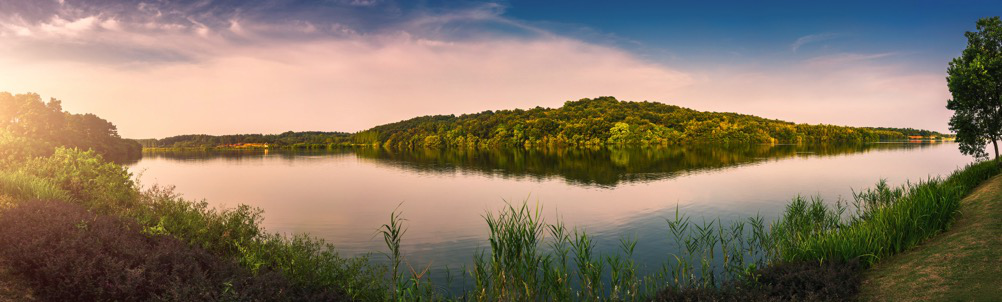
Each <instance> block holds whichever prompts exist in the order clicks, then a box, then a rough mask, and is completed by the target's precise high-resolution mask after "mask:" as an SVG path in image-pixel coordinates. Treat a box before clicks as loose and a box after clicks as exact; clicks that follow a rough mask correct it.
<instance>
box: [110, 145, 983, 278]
mask: <svg viewBox="0 0 1002 302" xmlns="http://www.w3.org/2000/svg"><path fill="white" fill-rule="evenodd" d="M969 162H971V159H970V158H968V157H965V156H963V155H961V154H960V152H959V151H958V149H957V145H955V144H953V143H933V144H918V143H895V144H890V143H888V144H868V145H855V146H747V147H741V148H721V147H701V148H673V149H649V150H614V151H610V150H604V149H602V150H542V151H524V150H521V151H492V152H472V151H470V152H456V151H429V150H421V151H414V152H388V151H385V150H377V149H359V150H342V151H332V152H296V153H293V152H274V151H272V152H264V151H240V152H180V153H178V152H174V153H148V154H146V155H145V156H144V158H143V159H142V160H141V161H139V162H138V163H135V164H133V165H131V166H130V169H131V170H132V171H133V172H134V173H141V175H142V178H141V180H142V182H143V183H146V184H152V183H159V184H169V185H175V186H176V187H177V191H178V192H180V193H182V194H183V195H184V196H185V197H188V198H191V199H206V200H208V202H209V203H210V204H212V205H216V206H223V207H233V206H236V205H238V204H241V203H242V204H248V205H252V206H255V207H259V208H261V209H263V210H264V211H265V215H264V216H265V220H264V226H265V227H266V228H268V229H269V230H270V231H273V232H282V233H309V234H312V235H314V236H317V237H321V238H324V239H327V240H329V241H331V242H333V243H334V244H335V245H337V246H338V247H339V250H340V251H341V252H342V253H344V254H349V255H354V254H360V253H366V252H381V251H385V247H384V246H383V242H382V238H376V237H374V236H375V234H376V229H377V228H378V227H379V226H380V225H382V224H383V223H386V222H387V221H388V219H389V215H390V212H391V211H393V209H394V208H396V207H397V206H398V204H401V203H402V205H401V206H400V209H401V210H402V211H403V213H404V217H405V218H406V219H407V221H406V226H407V227H408V229H409V230H408V231H407V234H406V236H405V237H404V242H403V245H404V248H403V249H404V253H405V256H406V257H407V259H408V261H409V262H410V263H412V264H413V265H414V266H415V267H417V266H424V265H426V264H427V263H429V262H430V261H433V267H436V268H439V269H442V268H444V267H445V266H449V267H451V268H454V269H455V268H459V267H461V266H462V265H464V264H469V263H471V262H472V257H473V255H474V254H475V252H476V251H478V250H479V249H481V248H483V247H486V246H487V244H486V242H485V238H486V230H487V227H486V224H485V223H484V221H483V219H482V217H481V215H482V214H484V213H485V211H496V210H497V209H500V208H501V207H502V206H504V205H505V201H506V200H507V201H511V202H519V203H521V202H522V201H524V200H529V202H530V203H531V204H535V203H537V202H538V203H539V204H541V205H542V207H543V210H544V213H545V215H546V216H547V217H549V220H550V221H552V220H553V219H554V218H555V217H557V216H559V217H562V218H563V220H564V221H565V222H566V223H567V224H568V225H569V226H577V227H579V228H584V229H585V230H587V232H588V233H589V235H593V236H594V237H595V239H596V240H597V243H598V246H599V250H600V251H601V250H606V251H614V247H615V246H616V244H617V243H618V239H619V238H620V236H624V235H627V236H636V237H637V238H638V239H639V244H638V246H637V253H636V255H635V257H636V259H637V261H638V263H639V264H641V265H645V266H647V267H657V266H660V264H661V263H662V262H663V261H664V260H665V259H667V258H666V257H667V254H668V253H670V252H671V250H672V249H671V246H672V244H671V243H670V242H669V241H668V239H667V236H668V233H667V231H666V230H667V225H666V224H665V222H664V218H666V217H669V216H671V215H674V212H675V209H676V206H677V207H678V208H680V209H681V211H683V212H685V213H687V214H689V215H692V216H695V217H696V218H697V219H699V218H701V217H705V218H707V219H716V218H718V217H719V218H721V219H722V220H724V221H728V220H733V219H743V218H745V217H748V216H754V215H756V214H757V213H759V214H761V215H763V216H766V217H769V218H772V217H775V215H777V213H779V212H780V211H781V210H782V209H783V207H784V206H785V205H786V204H787V202H788V201H789V200H790V198H791V197H794V196H796V195H798V194H800V195H820V196H822V197H825V198H826V199H827V200H831V201H834V200H835V199H837V198H839V197H843V198H850V199H851V192H852V191H851V190H852V189H857V190H858V189H860V188H865V187H869V186H871V185H873V184H874V183H875V182H876V181H878V180H879V179H882V178H883V179H887V180H888V181H889V182H890V183H892V184H901V183H904V182H905V181H907V180H912V181H915V180H919V179H923V178H926V177H929V176H936V175H943V174H946V173H949V172H950V171H952V170H954V169H956V168H957V167H959V166H963V165H965V164H967V163H969ZM697 221H698V220H697ZM381 257H382V256H381V255H380V256H379V257H376V259H381ZM438 276H441V274H439V275H438Z"/></svg>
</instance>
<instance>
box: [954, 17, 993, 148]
mask: <svg viewBox="0 0 1002 302" xmlns="http://www.w3.org/2000/svg"><path fill="white" fill-rule="evenodd" d="M964 35H965V36H966V37H967V48H966V49H964V52H963V53H962V54H961V55H960V57H957V58H954V59H953V61H951V62H950V67H949V69H947V73H948V74H949V76H948V77H947V78H946V80H947V85H948V86H949V88H950V93H951V94H952V95H953V99H951V100H948V101H947V103H946V108H948V109H950V110H953V111H954V112H953V117H951V118H950V130H953V131H955V132H956V133H957V142H959V143H960V150H961V152H963V153H964V154H969V155H973V156H975V157H987V156H988V154H987V152H986V151H985V149H984V148H985V145H987V144H988V143H989V142H990V143H991V144H992V145H993V147H994V149H995V158H998V157H999V147H998V141H999V139H1000V138H1002V21H1000V19H999V17H991V18H982V19H980V20H978V23H977V31H973V32H967V33H965V34H964Z"/></svg>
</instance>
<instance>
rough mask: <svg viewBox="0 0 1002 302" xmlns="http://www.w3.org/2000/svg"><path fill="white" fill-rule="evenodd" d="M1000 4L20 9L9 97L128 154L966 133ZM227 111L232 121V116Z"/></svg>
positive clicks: (10, 0) (0, 7) (258, 3)
mask: <svg viewBox="0 0 1002 302" xmlns="http://www.w3.org/2000/svg"><path fill="white" fill-rule="evenodd" d="M1000 11H1002V4H999V3H996V2H992V1H885V2H878V1H867V2H863V1H838V2H834V1H833V2H827V3H821V2H819V1H713V2H711V1H641V2H626V1H501V2H485V1H478V2H469V1H399V2H397V1H387V0H313V1H296V0H246V1H236V0H233V1H212V0H187V1H114V0H90V1H77V0H42V1H36V0H7V1H2V2H0V68H3V69H4V70H5V71H6V72H5V73H3V74H0V91H11V92H14V93H22V92H38V93H40V94H42V95H43V96H44V97H55V98H59V99H62V100H64V104H65V107H66V108H67V109H68V110H70V111H74V112H92V113H95V114H98V115H99V116H102V117H105V118H107V119H109V120H111V121H113V122H115V123H116V124H118V125H119V128H121V133H123V135H125V136H127V137H163V136H168V135H176V134H184V133H210V134H223V133H275V132H283V131H287V130H339V131H357V130H362V129H366V128H368V127H371V126H374V125H378V124H383V123H388V122H394V121H398V120H401V119H406V118H410V117H413V116H418V115H428V114H452V113H456V114H460V113H468V112H479V111H483V110H488V109H508V108H526V107H535V106H537V105H539V106H545V107H557V106H560V105H561V104H562V103H563V102H564V101H567V100H574V99H578V98H583V97H596V96H605V95H612V96H616V97H618V98H620V99H625V100H636V101H640V100H650V101H659V102H664V103H671V104H677V105H681V106H685V107H691V108H694V109H698V110H710V111H731V112H741V113H749V114H755V115H760V116H764V117H769V118H777V119H784V120H790V121H795V122H805V123H827V124H839V125H854V126H893V127H915V128H927V129H933V130H939V131H945V130H946V128H947V127H946V121H947V120H948V118H949V116H950V112H949V111H948V110H946V109H945V108H944V107H945V101H946V99H948V98H949V92H948V91H947V89H946V86H945V80H944V77H945V69H946V66H947V62H949V60H950V59H951V58H952V57H954V56H957V55H958V54H959V53H960V51H961V50H962V49H963V48H964V46H965V40H964V37H963V33H964V31H968V30H973V29H974V22H975V21H976V20H977V19H978V18H980V17H985V16H992V15H998V14H999V12H1000ZM219 112H227V113H230V114H229V115H226V116H221V115H220V114H219Z"/></svg>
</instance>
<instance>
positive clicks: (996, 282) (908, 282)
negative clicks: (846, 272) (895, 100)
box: [860, 176, 1002, 301]
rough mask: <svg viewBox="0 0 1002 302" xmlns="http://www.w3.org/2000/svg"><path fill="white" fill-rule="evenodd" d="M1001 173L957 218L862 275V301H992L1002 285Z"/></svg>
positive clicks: (978, 191) (966, 203) (979, 190)
mask: <svg viewBox="0 0 1002 302" xmlns="http://www.w3.org/2000/svg"><path fill="white" fill-rule="evenodd" d="M999 234H1002V176H996V177H994V178H992V179H991V180H989V181H986V182H985V183H983V184H982V185H981V186H979V187H978V188H977V189H976V190H974V192H972V193H971V194H970V195H969V196H967V197H966V198H965V199H964V200H963V202H962V204H961V209H960V215H958V217H957V222H956V223H955V224H954V225H953V227H951V228H950V229H949V230H948V231H946V232H944V233H942V234H940V235H938V236H936V237H934V238H932V239H930V240H929V241H926V242H925V243H923V244H921V245H919V246H917V247H915V248H913V249H911V250H908V251H906V252H904V253H901V254H899V255H897V256H894V257H891V258H888V259H885V260H884V261H881V262H880V263H879V264H877V265H876V266H874V267H873V268H872V269H870V270H869V271H867V272H866V273H865V275H864V281H863V286H862V290H861V293H860V298H861V300H863V301H930V300H932V301H945V300H956V301H991V300H995V299H998V298H999V296H998V295H999V288H1002V262H1000V260H999V259H1002V237H1000V236H999Z"/></svg>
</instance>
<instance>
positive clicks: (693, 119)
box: [140, 97, 944, 149]
mask: <svg viewBox="0 0 1002 302" xmlns="http://www.w3.org/2000/svg"><path fill="white" fill-rule="evenodd" d="M911 135H921V136H944V135H942V134H940V133H937V132H934V131H928V130H917V129H911V128H903V129H902V128H866V127H845V126H833V125H808V124H796V123H791V122H785V121H780V120H773V119H766V118H761V117H757V116H752V115H745V114H737V113H721V112H703V111H696V110H692V109H688V108H682V107H679V106H674V105H667V104H662V103H656V102H626V101H619V100H617V99H616V98H613V97H599V98H594V99H581V100H578V101H569V102H566V103H564V105H563V106H562V107H560V108H542V107H536V108H532V109H529V110H523V109H514V110H498V111H484V112H480V113H474V114H464V115H460V116H455V115H432V116H422V117H416V118H412V119H409V120H404V121H400V122H396V123H390V124H385V125H381V126H376V127H373V128H371V129H369V130H365V131H361V132H358V133H354V134H348V133H342V132H286V133H282V134H271V135H262V134H243V135H222V136H212V135H181V136H174V137H168V138H164V139H150V140H140V142H141V143H142V144H143V146H145V147H160V148H216V147H247V146H246V145H247V144H268V145H269V147H291V148H300V149H302V148H323V147H332V146H336V145H378V146H383V147H386V148H390V149H412V148H491V147H501V146H504V147H524V148H529V147H596V146H669V145H683V144H698V143H712V144H769V143H780V144H788V143H794V144H795V143H858V142H873V141H887V140H903V139H906V138H907V137H908V136H911ZM251 147H256V146H251Z"/></svg>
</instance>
